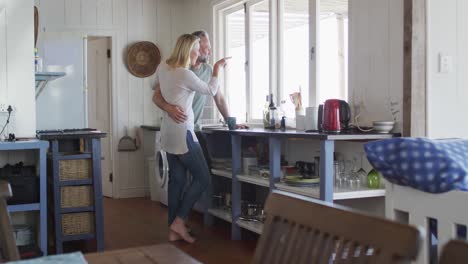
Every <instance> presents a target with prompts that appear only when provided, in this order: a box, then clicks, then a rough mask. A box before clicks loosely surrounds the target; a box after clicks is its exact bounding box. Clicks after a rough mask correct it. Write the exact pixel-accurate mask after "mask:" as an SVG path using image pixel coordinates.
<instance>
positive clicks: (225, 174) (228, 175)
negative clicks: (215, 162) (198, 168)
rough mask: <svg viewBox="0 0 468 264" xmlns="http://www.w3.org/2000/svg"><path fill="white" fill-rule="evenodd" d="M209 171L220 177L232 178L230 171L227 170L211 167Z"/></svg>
mask: <svg viewBox="0 0 468 264" xmlns="http://www.w3.org/2000/svg"><path fill="white" fill-rule="evenodd" d="M211 173H212V174H213V175H216V176H221V177H225V178H229V179H232V172H230V171H228V170H217V169H211Z"/></svg>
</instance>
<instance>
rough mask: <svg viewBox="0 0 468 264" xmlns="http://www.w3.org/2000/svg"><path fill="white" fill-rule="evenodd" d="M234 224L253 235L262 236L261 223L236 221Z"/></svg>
mask: <svg viewBox="0 0 468 264" xmlns="http://www.w3.org/2000/svg"><path fill="white" fill-rule="evenodd" d="M236 223H237V225H239V226H240V227H242V228H244V229H247V230H249V231H252V232H254V233H257V234H259V235H261V234H262V231H263V223H262V222H256V221H245V220H237V221H236Z"/></svg>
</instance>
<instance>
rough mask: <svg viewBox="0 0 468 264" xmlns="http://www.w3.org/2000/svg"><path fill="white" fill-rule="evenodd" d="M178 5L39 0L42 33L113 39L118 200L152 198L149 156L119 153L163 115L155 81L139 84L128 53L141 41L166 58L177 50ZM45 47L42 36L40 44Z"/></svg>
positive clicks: (157, 0)
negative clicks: (155, 99)
mask: <svg viewBox="0 0 468 264" xmlns="http://www.w3.org/2000/svg"><path fill="white" fill-rule="evenodd" d="M172 2H173V0H36V5H37V6H38V7H39V12H40V32H65V31H67V32H70V31H75V32H82V33H83V35H84V36H85V35H92V36H112V38H113V41H112V45H113V56H116V60H114V62H116V63H115V64H114V65H113V68H114V69H113V73H114V75H113V87H112V93H113V99H112V100H111V101H112V102H113V104H114V106H113V115H114V116H113V121H114V124H113V128H114V132H115V134H114V135H113V139H112V145H113V148H114V153H113V154H114V155H113V156H114V170H113V173H114V188H113V189H114V196H115V197H118V198H120V197H122V198H123V197H137V196H143V195H145V194H147V192H148V184H147V179H146V177H145V175H144V155H143V151H142V150H141V149H140V150H138V151H136V152H116V151H115V150H116V149H117V144H118V141H119V139H120V138H121V137H122V136H124V129H125V127H128V130H129V135H130V136H132V137H135V135H136V133H135V129H136V128H138V127H140V126H141V125H143V124H149V125H155V124H158V123H159V117H160V114H159V110H157V109H156V107H155V106H154V105H153V103H152V101H151V97H152V93H153V91H152V85H153V83H154V76H152V77H149V78H144V79H141V78H137V77H134V76H133V75H131V74H130V73H129V72H128V71H127V68H126V64H125V58H126V50H127V47H128V46H129V45H130V44H132V43H134V42H137V41H144V40H145V41H152V42H154V43H155V44H156V45H157V46H158V47H159V48H160V49H161V53H162V55H163V58H165V57H167V56H168V54H169V52H170V49H171V48H172V43H173V40H172V36H171V34H172V28H173V25H172V23H173V21H172V17H173V16H177V10H175V9H174V7H173V3H172ZM38 41H39V42H40V36H39V40H38Z"/></svg>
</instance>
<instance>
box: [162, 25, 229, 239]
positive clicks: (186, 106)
mask: <svg viewBox="0 0 468 264" xmlns="http://www.w3.org/2000/svg"><path fill="white" fill-rule="evenodd" d="M199 41H200V40H199V38H198V37H196V36H193V35H190V34H184V35H182V36H180V37H179V39H178V40H177V43H176V46H175V48H174V50H173V51H172V54H171V56H170V57H169V59H167V60H166V62H165V63H161V64H160V65H159V67H158V69H157V71H156V85H158V84H159V85H160V87H161V94H162V96H163V97H164V99H165V100H166V101H167V102H168V103H170V104H173V105H178V106H179V107H181V108H183V110H184V111H185V113H187V120H186V121H185V122H184V123H176V122H175V121H174V120H172V119H171V118H170V117H169V116H168V114H167V113H166V112H163V119H162V124H161V147H162V149H163V150H164V151H166V152H167V159H168V162H169V170H170V176H169V177H170V178H169V188H168V189H169V190H168V191H169V194H168V200H169V201H168V207H169V215H168V222H169V228H170V230H169V240H170V241H174V240H178V239H183V240H185V241H187V242H189V243H193V242H195V239H194V238H193V237H192V236H191V235H190V234H189V233H188V231H187V228H186V225H185V222H186V220H187V217H188V215H189V213H190V211H191V209H192V207H193V205H194V204H195V202H196V201H198V199H199V198H200V197H201V195H202V194H203V192H204V191H205V189H206V187H207V186H208V184H209V177H210V172H209V169H208V167H207V165H206V161H205V157H204V156H203V152H202V149H201V147H200V144H198V140H197V137H196V136H195V132H194V117H193V110H192V101H193V97H194V95H195V91H197V92H200V93H203V94H207V95H211V96H213V95H215V94H216V93H217V91H218V78H217V77H218V73H219V70H220V68H221V67H224V66H225V65H226V59H222V60H219V61H218V62H216V64H215V65H214V67H213V76H212V78H211V80H210V81H209V82H208V83H205V82H203V81H202V80H200V79H199V78H198V77H197V76H196V75H195V74H194V73H193V72H192V71H190V70H189V67H190V65H193V64H195V63H196V61H197V58H198V56H199V49H200V44H199ZM187 170H188V171H189V172H190V173H191V175H192V182H191V184H190V186H189V187H188V189H187V190H186V192H185V193H183V191H184V188H185V186H186V180H187ZM182 195H183V196H182Z"/></svg>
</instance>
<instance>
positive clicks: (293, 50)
mask: <svg viewBox="0 0 468 264" xmlns="http://www.w3.org/2000/svg"><path fill="white" fill-rule="evenodd" d="M281 23H283V29H284V32H283V36H282V39H283V64H282V65H283V83H282V85H283V94H282V96H283V98H280V99H285V98H288V97H289V95H290V94H292V93H294V92H299V91H300V92H301V97H302V105H303V106H307V105H309V31H310V30H309V0H284V16H283V21H281ZM288 114H289V115H288V117H291V118H294V112H291V111H289V112H288Z"/></svg>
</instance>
